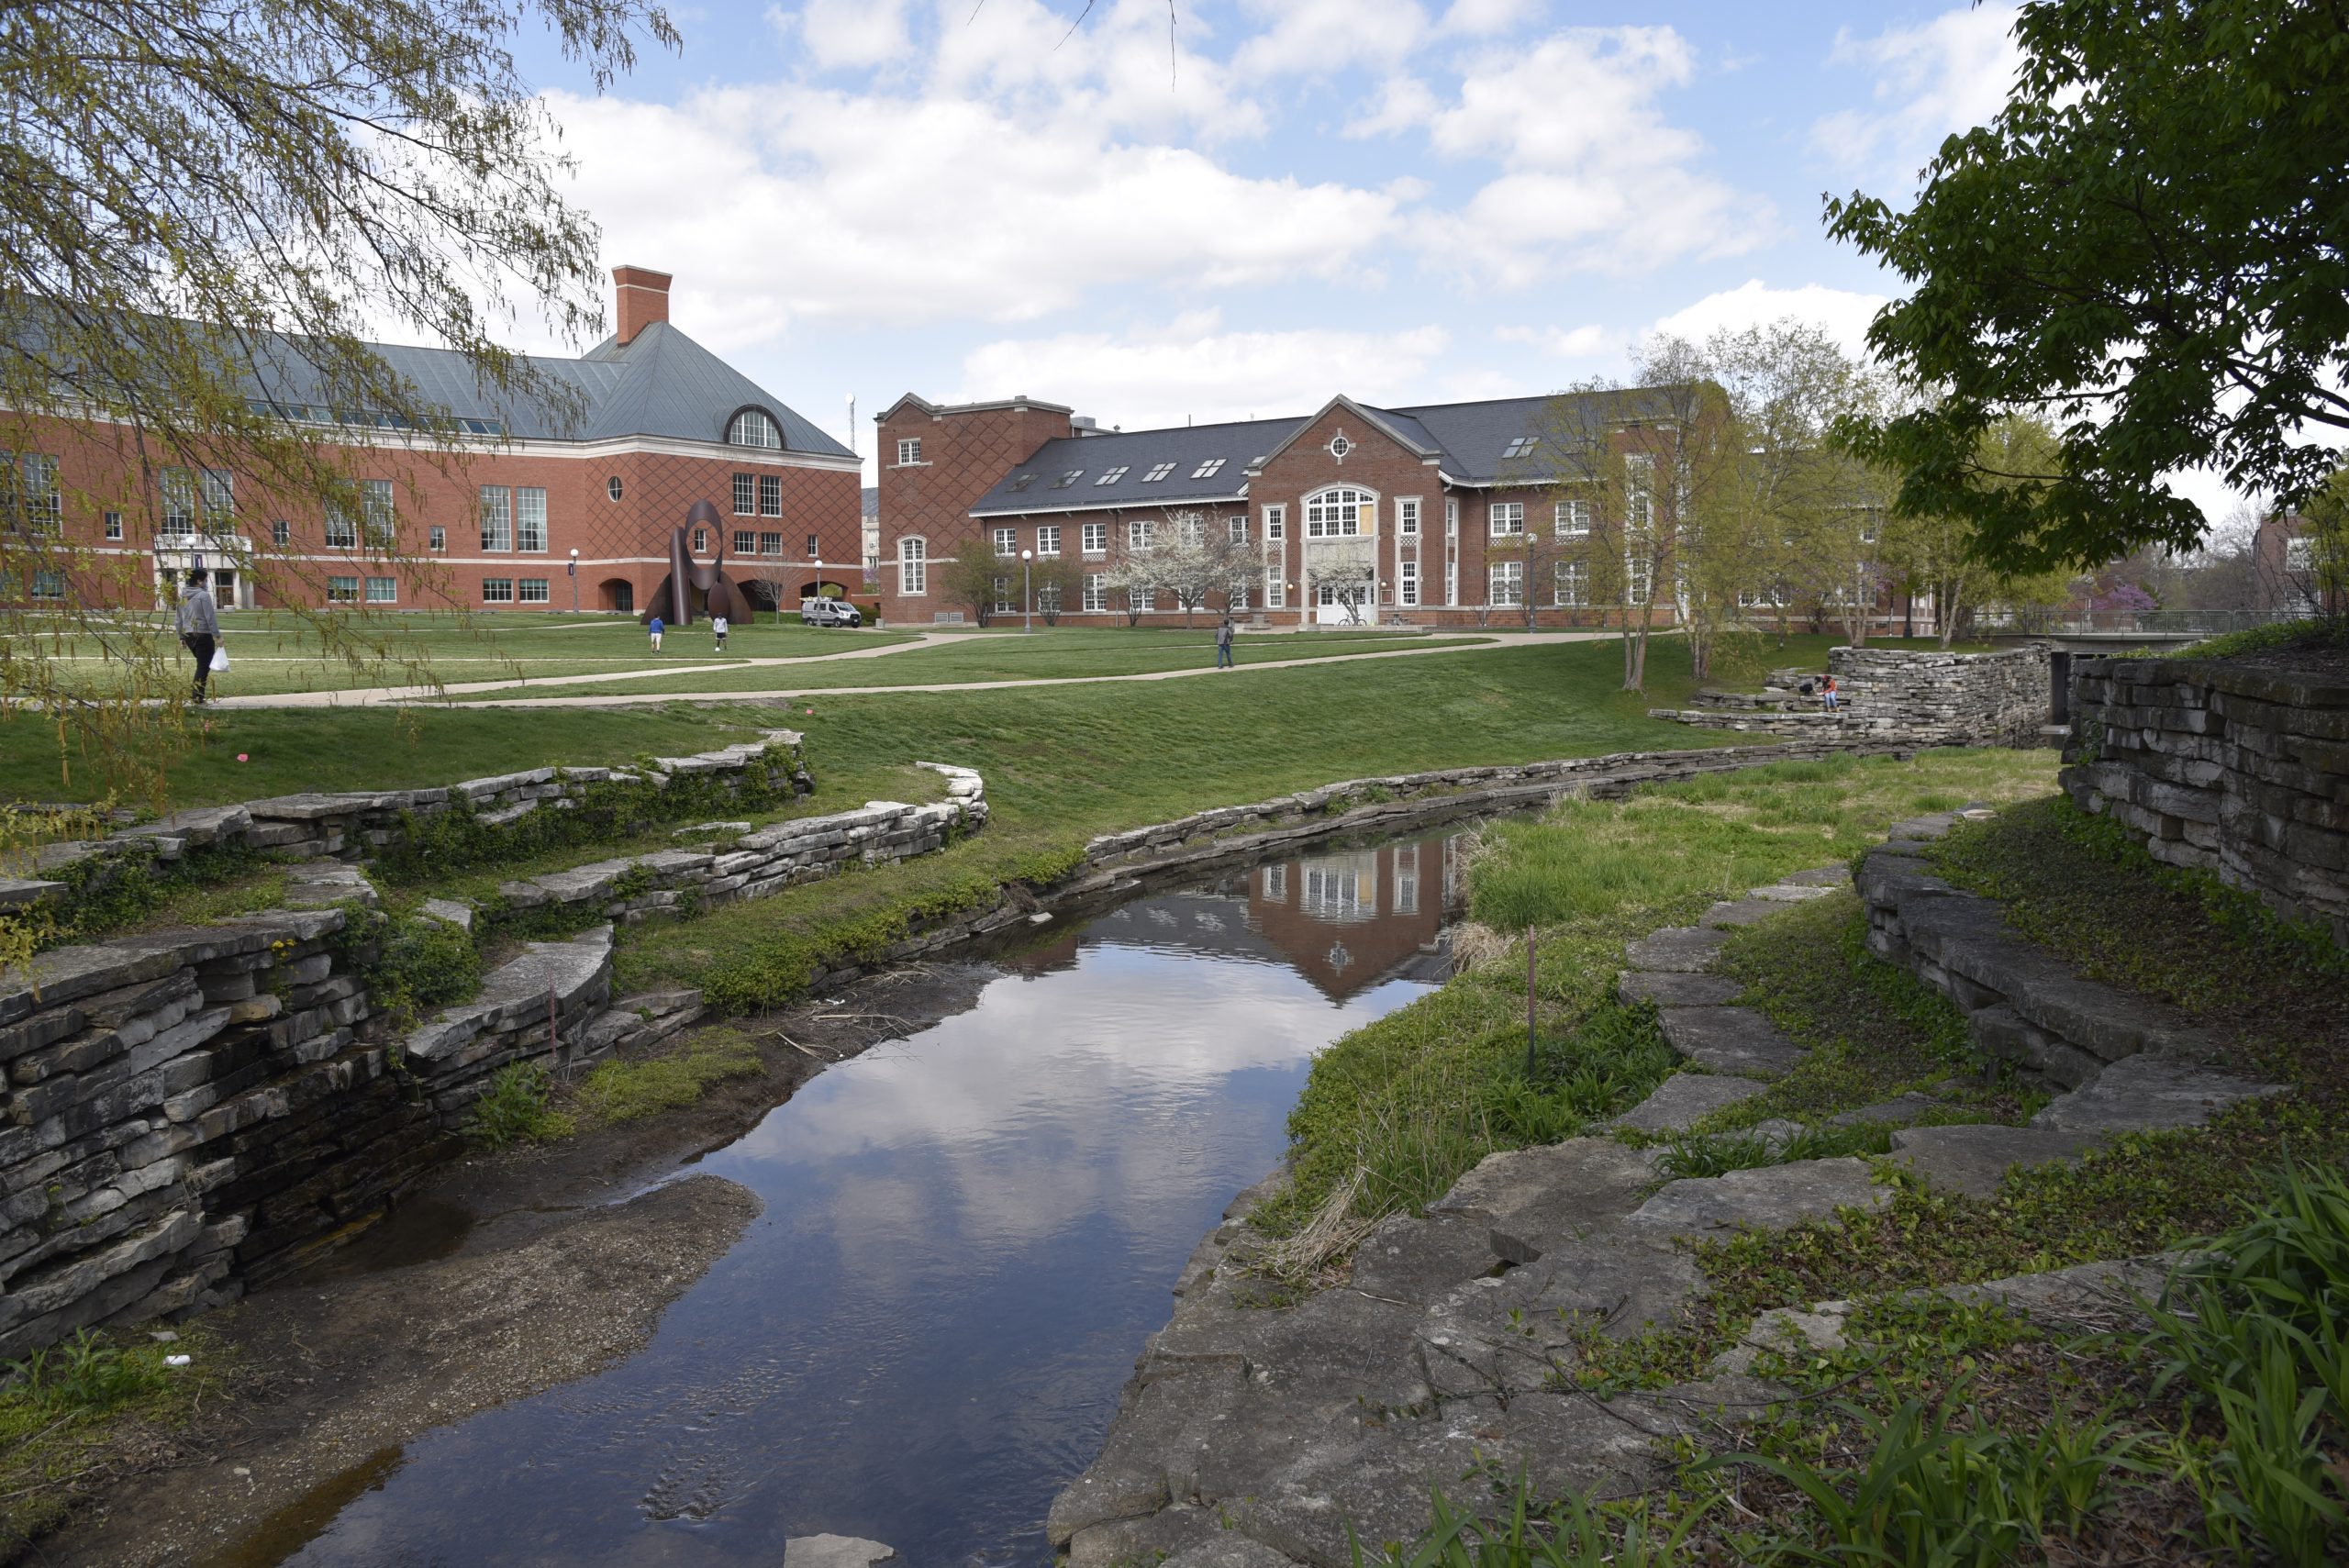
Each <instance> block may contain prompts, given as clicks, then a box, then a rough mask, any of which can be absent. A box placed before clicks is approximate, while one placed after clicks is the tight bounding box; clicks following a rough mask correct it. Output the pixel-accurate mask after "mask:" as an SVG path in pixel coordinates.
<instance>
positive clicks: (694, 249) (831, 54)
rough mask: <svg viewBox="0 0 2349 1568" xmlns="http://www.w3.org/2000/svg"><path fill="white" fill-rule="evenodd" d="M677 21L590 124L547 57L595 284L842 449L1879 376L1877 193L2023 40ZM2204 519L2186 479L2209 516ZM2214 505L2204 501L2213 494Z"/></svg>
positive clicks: (1964, 9)
mask: <svg viewBox="0 0 2349 1568" xmlns="http://www.w3.org/2000/svg"><path fill="white" fill-rule="evenodd" d="M1082 6H1083V0H795V3H792V4H777V5H774V6H765V7H758V6H704V7H684V8H680V9H678V10H677V11H676V12H675V13H674V15H675V17H676V20H677V22H678V24H679V26H680V28H681V29H682V30H683V31H684V33H685V49H684V50H683V52H682V54H680V55H676V56H666V57H654V58H648V59H647V60H646V61H644V62H643V63H642V65H641V66H640V69H639V70H638V71H637V72H636V73H635V74H634V75H633V76H631V77H629V78H627V79H624V80H622V81H621V82H620V83H618V84H617V85H616V87H615V88H614V90H613V91H611V92H609V93H607V94H606V95H604V96H602V97H601V98H596V97H594V96H592V95H586V94H584V92H583V90H582V87H581V84H580V83H579V82H578V80H577V77H576V73H575V72H567V71H566V70H565V68H563V67H562V64H561V62H560V61H556V60H553V59H551V58H546V59H538V60H531V59H528V58H526V62H525V63H526V68H527V69H529V71H530V72H531V74H532V79H533V81H534V82H535V83H537V84H538V85H540V87H541V88H542V89H543V90H544V91H545V93H546V95H547V96H548V99H549V102H550V104H551V107H552V109H553V111H554V113H555V115H556V117H557V118H558V119H559V120H560V121H561V122H562V126H563V127H564V132H565V135H564V145H565V148H566V150H568V151H569V152H570V153H571V154H572V155H573V157H574V158H575V159H576V160H577V161H578V172H577V176H576V179H575V181H574V182H573V185H572V187H571V190H572V194H573V196H574V197H575V199H576V200H577V201H578V202H580V203H581V204H582V205H583V206H584V207H585V208H586V210H587V211H588V212H589V213H590V214H591V215H592V216H593V217H595V218H596V221H597V222H598V223H600V224H601V226H602V228H603V231H604V236H605V257H606V260H607V261H635V262H640V263H643V264H645V265H649V266H655V267H660V268H662V269H664V270H667V271H669V272H674V273H675V274H676V278H677V281H676V285H675V294H674V298H673V302H672V317H673V319H674V320H675V321H676V322H677V323H678V324H679V325H680V326H682V327H684V328H685V329H686V330H687V331H689V332H691V333H692V334H693V335H694V336H695V337H696V338H697V339H700V340H701V341H703V342H704V343H707V345H709V346H710V347H711V348H713V349H715V350H718V351H719V352H720V353H722V354H724V355H726V356H727V357H728V358H729V359H730V360H731V361H734V362H735V363H737V364H738V365H740V367H741V368H742V369H743V370H744V371H746V372H747V373H750V374H751V375H752V376H753V377H755V378H756V379H757V380H759V381H760V382H761V383H762V384H764V385H765V386H767V387H768V388H769V389H770V390H771V391H773V392H774V393H775V394H776V395H778V396H780V397H782V398H783V399H785V401H786V402H788V403H790V404H792V405H793V406H796V408H798V409H799V410H800V411H801V412H802V413H804V414H806V415H807V416H808V417H810V418H813V419H815V420H816V421H818V423H819V424H822V425H824V426H825V427H826V428H829V429H833V430H835V431H844V430H845V428H846V424H847V420H846V412H847V410H846V399H847V397H848V396H849V395H851V394H853V395H855V397H856V399H857V408H858V422H859V424H860V426H861V427H863V428H860V429H859V430H858V432H857V435H856V444H857V447H858V450H861V451H866V452H868V453H869V452H870V450H871V449H872V446H873V439H872V431H871V426H870V422H869V421H870V417H871V415H872V414H873V413H874V412H876V411H877V410H878V409H880V408H881V407H883V406H886V405H887V404H888V403H889V402H891V401H893V400H894V399H895V398H896V396H897V395H899V394H901V393H904V392H907V391H913V392H918V393H920V394H922V395H925V396H928V397H930V398H932V399H958V400H959V399H966V398H985V397H1001V396H1006V395H1011V394H1014V393H1025V394H1028V395H1032V396H1037V397H1043V398H1050V399H1052V400H1054V401H1058V402H1063V403H1070V404H1073V405H1074V406H1076V408H1077V409H1078V411H1079V412H1081V413H1087V414H1091V415H1094V416H1095V417H1098V418H1099V419H1100V420H1101V421H1102V422H1103V423H1104V424H1105V425H1123V426H1125V427H1127V428H1137V427H1141V426H1144V425H1151V424H1158V423H1179V422H1181V421H1182V420H1183V419H1185V418H1186V417H1194V418H1197V419H1199V420H1201V421H1206V420H1209V419H1224V418H1235V417H1249V416H1251V415H1274V414H1283V413H1297V412H1306V411H1308V410H1309V409H1311V408H1313V407H1315V406H1319V404H1320V403H1321V402H1322V401H1324V400H1325V399H1326V398H1327V397H1329V396H1330V395H1331V394H1333V393H1337V392H1346V393H1350V394H1352V395H1355V396H1357V397H1360V398H1364V399H1366V400H1370V401H1374V402H1384V403H1411V402H1438V401H1444V400H1448V399H1456V398H1468V397H1480V396H1494V395H1513V394H1529V393H1542V392H1547V391H1551V390H1553V389H1555V388H1556V387H1559V386H1561V385H1564V384H1566V383H1568V382H1571V381H1575V380H1578V379H1581V378H1584V377H1586V376H1590V375H1595V374H1620V373H1624V371H1625V369H1626V367H1627V361H1626V357H1625V356H1626V352H1627V350H1628V349H1629V347H1630V346H1631V344H1633V343H1635V342H1636V341H1637V340H1638V339H1640V338H1641V336H1642V335H1643V334H1645V333H1649V332H1653V331H1655V330H1657V329H1659V328H1662V329H1666V330H1679V331H1684V332H1687V333H1689V334H1690V335H1692V336H1701V335H1702V334H1703V333H1704V332H1705V331H1707V330H1709V329H1711V328H1717V327H1733V326H1739V325H1743V324H1746V323H1749V322H1753V321H1759V320H1766V319H1770V318H1773V317H1778V316H1783V315H1789V314H1792V315H1798V316H1802V317H1808V318H1810V319H1813V320H1817V321H1819V322H1820V323H1822V324H1824V325H1826V326H1828V327H1829V328H1831V329H1833V330H1835V331H1836V332H1837V333H1839V334H1840V335H1842V336H1843V337H1844V338H1846V339H1850V340H1852V341H1854V343H1855V344H1856V340H1857V336H1858V334H1859V332H1860V331H1861V329H1862V328H1864V326H1865V321H1866V319H1867V317H1868V315H1869V314H1870V313H1871V311H1872V310H1873V309H1874V307H1875V306H1876V305H1877V304H1879V303H1881V301H1882V299H1883V298H1884V297H1885V296H1886V295H1888V294H1889V293H1891V292H1892V291H1893V289H1894V288H1895V286H1896V281H1895V280H1890V279H1887V277H1885V276H1884V275H1882V274H1880V273H1879V272H1877V271H1876V269H1875V268H1874V267H1873V266H1872V265H1871V264H1869V263H1867V262H1865V261H1863V260H1862V259H1861V258H1859V257H1857V256H1856V255H1854V254H1853V253H1852V252H1851V251H1850V250H1847V249H1845V248H1842V247H1840V246H1837V245H1835V244H1832V243H1831V242H1830V241H1829V240H1828V239H1826V238H1825V236H1824V235H1823V233H1822V231H1821V227H1820V196H1821V195H1822V193H1824V192H1829V191H1834V192H1848V191H1851V190H1853V189H1855V188H1856V189H1863V190H1865V191H1868V192H1870V193H1872V194H1877V195H1886V196H1887V197H1891V198H1894V199H1905V198H1906V196H1907V195H1908V194H1909V192H1910V191H1911V190H1912V188H1913V184H1914V180H1915V175H1916V171H1917V169H1918V168H1919V167H1920V165H1921V163H1922V162H1923V161H1924V160H1925V159H1926V157H1928V156H1929V155H1930V153H1931V151H1932V149H1933V148H1934V147H1935V146H1936V145H1937V144H1938V143H1939V141H1940V139H1941V138H1942V137H1943V136H1944V135H1946V134H1948V133H1949V132H1950V131H1952V130H1955V129H1959V128H1964V127H1965V126H1967V125H1971V124H1974V123H1976V122H1977V121H1979V120H1981V119H1984V118H1987V117H1988V116H1989V114H1990V113H1991V112H1993V111H1994V110H1995V108H1996V107H1997V106H1998V104H1999V103H2000V102H2001V101H2002V99H2003V97H2004V95H2005V91H2006V87H2007V84H2008V83H2009V81H2010V80H2011V76H2012V71H2013V61H2014V56H2013V52H2012V48H2011V45H2010V44H2009V41H2008V39H2007V36H2006V35H2007V29H2008V27H2009V23H2010V21H2011V18H2012V15H2013V12H2012V7H2011V6H1969V5H1966V4H1964V3H1963V0H1956V3H1954V4H1950V3H1945V4H1940V5H1934V4H1922V5H1914V6H1904V5H1898V4H1895V5H1891V6H1882V5H1876V6H1870V5H1864V4H1858V3H1854V0H1845V3H1841V4H1839V3H1834V0H1809V3H1786V0H1772V3H1769V4H1752V3H1748V4H1688V5H1671V4H1651V5H1646V6H1601V5H1592V4H1581V3H1575V0H1176V6H1175V11H1176V17H1175V28H1174V33H1173V42H1172V45H1171V47H1170V41H1169V32H1168V6H1167V4H1166V0H1098V3H1097V5H1096V6H1095V9H1094V11H1093V14H1092V15H1091V16H1090V17H1088V18H1086V19H1085V21H1084V22H1083V23H1082V25H1081V26H1077V27H1075V28H1074V31H1072V23H1073V22H1074V20H1075V18H1076V17H1077V14H1078V12H1079V11H1080V10H1081V9H1082ZM2194 488H2195V486H2193V485H2192V484H2188V489H2189V491H2191V490H2192V489H2194ZM2222 498H2223V497H2222V496H2218V495H2215V493H2214V499H2222Z"/></svg>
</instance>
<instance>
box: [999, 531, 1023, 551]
mask: <svg viewBox="0 0 2349 1568" xmlns="http://www.w3.org/2000/svg"><path fill="white" fill-rule="evenodd" d="M995 552H996V554H997V555H1017V554H1019V529H1018V528H997V529H996V530H995Z"/></svg>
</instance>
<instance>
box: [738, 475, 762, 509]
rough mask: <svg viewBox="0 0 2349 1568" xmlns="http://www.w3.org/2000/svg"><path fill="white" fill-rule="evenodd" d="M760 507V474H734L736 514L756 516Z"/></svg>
mask: <svg viewBox="0 0 2349 1568" xmlns="http://www.w3.org/2000/svg"><path fill="white" fill-rule="evenodd" d="M758 509H759V476H758V475H757V474H755V473H738V474H736V475H735V476H734V515H735V516H736V517H752V516H755V515H756V514H757V512H758Z"/></svg>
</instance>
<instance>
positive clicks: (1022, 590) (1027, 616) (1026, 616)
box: [1019, 550, 1036, 637]
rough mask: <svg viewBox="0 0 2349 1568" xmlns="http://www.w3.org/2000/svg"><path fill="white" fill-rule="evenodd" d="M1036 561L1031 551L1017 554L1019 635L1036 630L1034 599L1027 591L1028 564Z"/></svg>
mask: <svg viewBox="0 0 2349 1568" xmlns="http://www.w3.org/2000/svg"><path fill="white" fill-rule="evenodd" d="M1035 559H1036V552H1035V551H1034V550H1021V551H1020V552H1019V621H1020V626H1019V635H1020V636H1022V637H1025V636H1027V635H1028V634H1030V632H1032V631H1034V630H1035V629H1036V598H1035V595H1032V594H1030V592H1029V591H1028V563H1029V562H1031V561H1033V560H1035Z"/></svg>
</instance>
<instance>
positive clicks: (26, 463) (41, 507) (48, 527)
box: [0, 452, 226, 533]
mask: <svg viewBox="0 0 2349 1568" xmlns="http://www.w3.org/2000/svg"><path fill="white" fill-rule="evenodd" d="M0 465H5V466H6V467H11V468H13V469H14V470H15V471H16V472H15V473H9V474H7V475H6V479H5V480H0V488H7V487H9V486H13V487H14V493H13V494H12V495H10V496H9V503H10V508H11V510H15V509H17V508H22V513H21V515H22V517H23V520H24V526H25V527H26V528H28V529H29V530H30V531H32V532H34V533H55V532H56V531H57V530H58V528H60V527H61V525H62V524H63V522H64V518H65V503H64V497H63V496H62V495H61V494H60V493H59V491H58V488H57V460H56V459H55V458H53V457H43V456H41V455H40V454H39V453H38V452H26V453H23V454H21V455H20V456H18V457H17V458H16V459H15V460H14V461H13V462H9V461H7V460H6V459H0ZM205 473H206V478H207V481H208V479H209V476H210V475H212V474H214V473H220V471H219V470H217V469H206V470H205ZM222 477H223V478H224V479H225V478H226V475H225V474H223V475H222ZM210 500H211V497H210V494H209V492H208V491H207V492H206V510H207V511H209V510H210V509H211V506H210ZM11 526H12V527H13V526H14V519H13V518H12V519H11Z"/></svg>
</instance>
